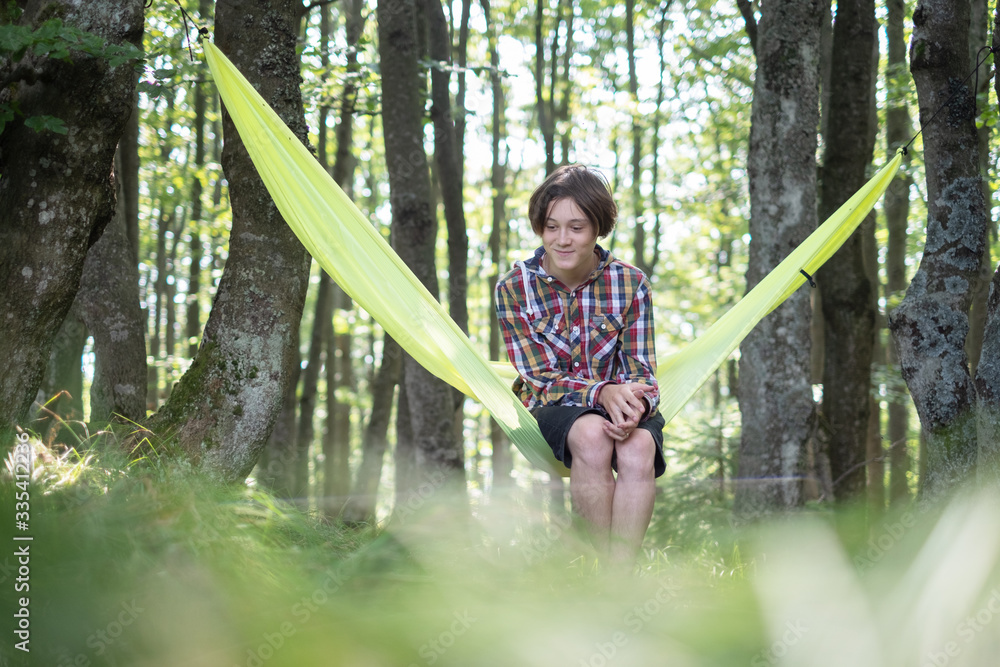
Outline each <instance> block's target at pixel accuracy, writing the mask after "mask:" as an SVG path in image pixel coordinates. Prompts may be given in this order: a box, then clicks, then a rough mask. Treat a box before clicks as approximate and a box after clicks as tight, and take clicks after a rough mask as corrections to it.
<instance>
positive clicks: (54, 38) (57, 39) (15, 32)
mask: <svg viewBox="0 0 1000 667" xmlns="http://www.w3.org/2000/svg"><path fill="white" fill-rule="evenodd" d="M5 7H6V9H5V10H4V11H5V13H6V17H5V18H11V19H14V18H16V16H15V12H14V9H15V8H16V7H15V6H14V5H12V4H8V5H6V6H5ZM81 55H82V56H87V57H93V58H100V59H103V60H106V61H107V62H108V66H109V67H112V68H114V67H121V66H122V65H124V64H126V63H129V62H133V61H135V62H137V63H138V62H140V61H141V60H142V59H143V52H142V50H141V49H138V48H136V47H135V46H133V45H131V44H128V43H125V44H109V43H107V41H106V40H105V39H103V38H102V37H100V36H98V35H95V34H93V33H91V32H87V31H85V30H80V29H79V28H77V27H75V26H71V25H66V24H64V23H63V21H62V19H60V18H50V19H48V20H46V21H43V22H42V23H41V24H40V25H39V26H38V27H37V28H34V29H32V28H31V27H30V26H25V25H17V24H15V23H14V22H13V20H11V21H10V22H9V23H8V22H0V57H3V58H4V59H5V60H7V62H9V63H10V68H11V71H12V72H13V74H11V75H10V76H9V78H7V79H5V80H3V82H2V85H3V86H4V87H6V86H10V85H14V84H16V83H17V82H18V81H20V80H22V79H27V80H33V79H34V78H35V77H36V76H37V75H38V72H37V71H35V70H34V69H33V67H34V66H35V65H34V63H33V62H32V61H33V60H34V59H45V58H48V59H51V60H60V61H64V62H72V61H73V58H74V57H79V56H81ZM22 63H23V64H24V65H25V69H23V70H19V69H18V66H19V64H22ZM15 115H21V113H20V110H19V109H17V107H16V106H15V105H13V104H11V103H10V102H0V132H2V131H3V128H4V126H5V125H6V123H7V122H9V121H11V120H13V118H14V116H15ZM25 125H27V126H28V127H30V128H31V129H33V130H35V131H36V132H42V131H50V132H55V133H58V134H66V132H67V128H66V125H65V123H63V122H62V121H61V120H59V119H58V118H54V117H52V116H38V117H34V118H27V119H25Z"/></svg>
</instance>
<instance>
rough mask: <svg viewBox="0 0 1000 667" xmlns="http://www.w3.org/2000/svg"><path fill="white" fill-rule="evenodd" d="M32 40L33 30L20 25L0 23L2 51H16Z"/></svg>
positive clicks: (0, 49) (0, 45) (0, 47)
mask: <svg viewBox="0 0 1000 667" xmlns="http://www.w3.org/2000/svg"><path fill="white" fill-rule="evenodd" d="M31 41H32V37H31V31H30V30H28V29H27V28H25V27H24V26H19V25H0V51H7V52H10V53H14V52H16V51H20V50H21V49H23V48H24V47H25V46H27V45H28V44H30V43H31Z"/></svg>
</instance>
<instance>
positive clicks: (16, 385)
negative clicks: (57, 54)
mask: <svg viewBox="0 0 1000 667" xmlns="http://www.w3.org/2000/svg"><path fill="white" fill-rule="evenodd" d="M22 6H23V7H24V9H25V11H24V13H23V15H22V16H21V18H20V22H21V23H22V24H23V25H29V26H31V25H34V24H35V23H36V21H38V20H39V14H40V13H41V12H42V11H43V10H46V9H47V10H50V11H51V10H52V9H53V8H57V11H58V12H60V14H61V17H62V20H63V22H64V23H65V24H67V25H71V26H74V27H77V28H80V29H82V30H88V31H91V32H93V33H95V34H97V35H100V36H101V37H102V38H104V39H105V40H107V41H108V42H109V43H113V44H123V43H126V42H129V43H131V44H134V45H136V46H140V43H141V40H142V26H143V3H142V1H141V0H124V1H123V0H117V1H114V2H112V1H110V0H92V1H91V2H86V3H84V2H69V1H65V2H57V3H46V2H40V1H36V0H32V1H31V2H28V3H24V4H22ZM26 58H27V59H26V62H25V63H23V64H24V65H25V66H27V67H29V68H31V69H32V70H33V72H34V74H35V75H36V79H37V83H33V84H28V83H26V82H21V83H15V84H13V85H12V86H10V87H8V88H7V89H5V90H2V91H0V96H2V98H3V99H4V100H6V101H8V102H11V103H16V104H17V105H18V107H19V109H20V111H21V112H22V113H23V114H24V115H25V117H30V116H39V115H52V116H56V117H58V118H60V119H61V120H62V121H63V123H65V125H66V127H67V129H68V133H67V134H56V133H53V132H48V131H43V132H35V131H34V130H32V129H30V128H28V127H26V126H25V124H24V122H23V120H21V119H15V120H12V121H10V122H8V123H7V125H6V127H5V128H4V130H3V132H2V133H0V175H2V178H0V284H2V285H4V289H3V290H0V313H3V316H2V317H0V358H3V360H4V365H3V370H2V371H0V443H3V442H6V440H7V438H9V437H10V435H11V434H12V433H13V428H14V426H15V425H16V424H19V423H23V420H24V419H25V418H26V417H27V413H28V409H29V408H30V406H31V403H32V401H33V400H34V399H35V394H36V392H37V390H38V388H39V386H41V383H42V376H43V374H44V372H45V366H46V364H47V363H48V360H49V353H50V351H51V347H52V341H53V338H54V337H55V335H56V333H57V332H58V331H59V325H60V324H61V323H62V321H63V319H65V317H66V314H67V312H68V311H69V309H70V306H71V305H72V303H73V299H74V297H75V296H76V293H77V290H78V289H79V286H80V278H81V276H82V274H83V267H84V261H85V259H86V255H87V251H88V249H89V248H90V247H91V246H92V245H93V244H94V243H96V242H97V240H98V239H99V238H100V237H101V234H102V232H103V231H104V227H105V226H106V225H107V224H108V222H109V221H110V220H111V217H112V215H113V214H114V206H115V204H114V199H115V194H114V184H113V181H112V163H113V161H114V154H115V147H116V145H117V143H118V139H119V138H120V137H121V135H122V131H123V130H124V128H125V125H126V123H127V121H128V118H129V114H130V113H131V111H132V103H133V95H134V93H135V70H134V69H133V66H134V63H125V64H122V65H120V66H118V67H115V68H111V67H109V64H108V62H107V61H106V60H103V59H99V58H95V57H92V56H87V55H83V54H75V55H74V57H73V59H72V61H71V62H64V61H59V60H55V59H52V58H47V57H37V56H28V57H26Z"/></svg>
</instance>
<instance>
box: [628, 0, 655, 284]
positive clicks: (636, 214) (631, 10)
mask: <svg viewBox="0 0 1000 667" xmlns="http://www.w3.org/2000/svg"><path fill="white" fill-rule="evenodd" d="M625 45H626V53H627V55H628V93H629V98H630V99H631V101H632V189H631V195H632V196H631V199H632V215H633V219H634V220H635V223H634V224H633V226H632V230H633V231H632V234H633V236H632V249H633V251H634V258H633V261H634V262H635V265H636V266H637V267H639V269H640V270H641V271H642V272H643V273H645V274H646V275H652V271H651V267H650V266H649V265H648V264H647V263H646V229H645V227H644V223H645V221H644V220H643V218H644V217H645V211H644V210H643V208H644V207H643V201H642V120H641V119H640V117H639V75H638V74H637V73H636V69H635V0H625Z"/></svg>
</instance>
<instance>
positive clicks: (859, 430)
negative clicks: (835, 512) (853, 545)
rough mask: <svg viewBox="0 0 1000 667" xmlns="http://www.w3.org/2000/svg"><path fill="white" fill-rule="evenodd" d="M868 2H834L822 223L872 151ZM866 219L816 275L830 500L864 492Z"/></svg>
mask: <svg viewBox="0 0 1000 667" xmlns="http://www.w3.org/2000/svg"><path fill="white" fill-rule="evenodd" d="M875 49H876V34H875V2H874V0H840V1H839V2H838V3H837V17H836V21H835V22H834V29H833V51H832V59H831V78H830V79H831V80H830V97H829V106H828V108H827V110H826V116H827V122H826V133H825V135H824V140H825V141H824V146H825V151H824V156H823V180H822V184H821V186H820V205H819V217H820V219H821V220H825V219H826V218H828V217H829V216H830V215H832V214H833V213H834V211H836V210H837V209H838V208H840V206H841V205H842V204H843V203H844V202H845V201H847V200H848V199H849V198H850V197H851V195H853V194H854V193H855V192H857V190H858V189H859V188H860V187H861V186H862V185H864V183H865V181H866V180H867V178H866V171H867V169H868V167H869V166H870V165H871V161H872V153H873V151H874V147H875V123H874V121H875V117H874V114H873V109H874V104H875V87H874V85H873V82H874V74H875V65H876V62H877V59H875V58H873V54H874V53H875ZM874 224H875V219H874V214H870V215H869V217H868V219H867V220H866V221H865V223H864V224H863V225H862V227H861V228H860V229H858V230H857V231H856V232H855V233H854V234H852V235H851V237H850V238H849V239H848V240H847V242H846V243H844V245H843V246H842V247H841V248H840V250H838V251H837V252H836V253H834V255H833V257H831V258H830V259H829V260H828V261H827V262H826V264H824V265H823V266H822V268H820V269H819V271H818V272H817V281H818V282H819V284H820V285H821V290H820V295H821V298H822V302H823V322H824V327H825V330H824V336H823V341H824V345H825V348H826V349H825V353H824V355H823V356H824V366H823V403H822V409H821V414H822V421H821V423H822V428H824V429H825V431H826V438H825V442H826V445H827V451H828V453H829V460H830V472H831V475H832V477H833V492H834V494H835V496H836V498H837V499H838V500H843V501H858V500H861V499H862V498H863V494H864V492H865V482H866V476H865V471H866V469H865V466H864V462H865V460H866V459H867V452H866V447H865V443H866V442H867V432H868V414H869V412H870V405H869V396H870V394H871V364H872V345H873V343H874V340H875V305H876V301H875V288H874V284H873V279H875V278H876V276H869V275H868V274H867V271H866V268H865V258H864V252H863V251H864V243H863V235H864V234H872V233H873V230H874Z"/></svg>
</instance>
